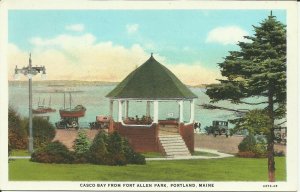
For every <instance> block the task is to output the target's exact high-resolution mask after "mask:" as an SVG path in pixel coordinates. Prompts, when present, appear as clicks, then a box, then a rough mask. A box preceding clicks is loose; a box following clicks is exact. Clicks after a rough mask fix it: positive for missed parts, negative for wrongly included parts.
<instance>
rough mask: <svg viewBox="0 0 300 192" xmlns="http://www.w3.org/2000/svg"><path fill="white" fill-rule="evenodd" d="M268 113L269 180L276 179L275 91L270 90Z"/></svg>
mask: <svg viewBox="0 0 300 192" xmlns="http://www.w3.org/2000/svg"><path fill="white" fill-rule="evenodd" d="M268 105H269V106H268V115H269V117H270V134H269V137H268V148H267V150H268V176H269V181H270V182H274V181H275V161H274V139H275V135H274V100H273V91H272V89H270V90H269V95H268Z"/></svg>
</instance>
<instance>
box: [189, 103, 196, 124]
mask: <svg viewBox="0 0 300 192" xmlns="http://www.w3.org/2000/svg"><path fill="white" fill-rule="evenodd" d="M190 108H191V110H190V123H193V122H194V120H195V100H194V99H192V100H191V101H190Z"/></svg>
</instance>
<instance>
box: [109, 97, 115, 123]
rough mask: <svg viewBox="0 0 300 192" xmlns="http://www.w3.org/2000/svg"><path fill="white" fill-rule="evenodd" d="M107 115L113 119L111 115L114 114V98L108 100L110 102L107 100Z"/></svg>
mask: <svg viewBox="0 0 300 192" xmlns="http://www.w3.org/2000/svg"><path fill="white" fill-rule="evenodd" d="M109 115H110V117H111V119H114V118H113V117H114V116H113V115H114V100H112V99H111V100H110V102H109Z"/></svg>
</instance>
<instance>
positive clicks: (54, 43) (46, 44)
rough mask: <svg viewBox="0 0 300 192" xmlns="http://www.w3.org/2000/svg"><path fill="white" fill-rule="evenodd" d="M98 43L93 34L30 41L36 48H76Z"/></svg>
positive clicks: (37, 38) (38, 38) (32, 39)
mask: <svg viewBox="0 0 300 192" xmlns="http://www.w3.org/2000/svg"><path fill="white" fill-rule="evenodd" d="M95 41H96V37H95V36H94V35H92V34H89V33H87V34H83V35H77V36H75V35H66V34H62V35H58V36H56V37H54V38H52V39H43V38H41V37H34V38H31V39H30V40H29V42H30V43H31V44H32V45H34V46H35V47H36V48H39V49H42V48H47V49H48V48H53V47H56V48H63V49H68V48H74V47H88V46H91V45H92V44H93V43H94V42H95Z"/></svg>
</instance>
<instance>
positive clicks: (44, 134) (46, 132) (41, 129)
mask: <svg viewBox="0 0 300 192" xmlns="http://www.w3.org/2000/svg"><path fill="white" fill-rule="evenodd" d="M25 121H26V123H25V124H26V130H29V121H28V119H26V120H25ZM32 129H33V138H34V140H33V145H34V148H42V147H44V146H46V145H47V144H48V143H50V142H51V141H52V140H53V138H54V136H55V127H54V126H53V125H52V124H51V123H49V121H48V120H46V119H43V118H41V117H33V119H32Z"/></svg>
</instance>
